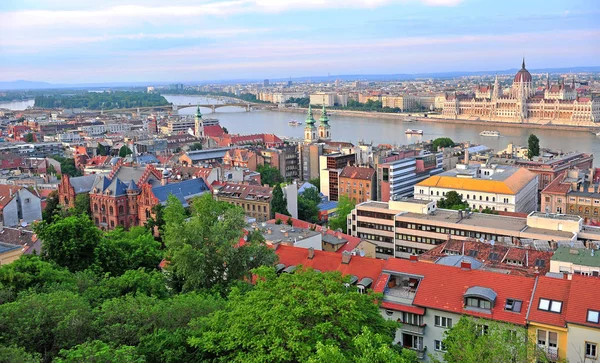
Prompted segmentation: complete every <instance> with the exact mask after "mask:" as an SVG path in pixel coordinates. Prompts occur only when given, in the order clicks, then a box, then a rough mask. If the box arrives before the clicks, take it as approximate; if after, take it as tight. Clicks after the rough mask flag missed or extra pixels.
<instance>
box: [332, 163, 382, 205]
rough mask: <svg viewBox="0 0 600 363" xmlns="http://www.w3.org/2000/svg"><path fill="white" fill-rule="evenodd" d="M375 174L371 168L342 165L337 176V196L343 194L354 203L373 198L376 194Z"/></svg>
mask: <svg viewBox="0 0 600 363" xmlns="http://www.w3.org/2000/svg"><path fill="white" fill-rule="evenodd" d="M375 174H376V173H375V169H373V168H360V167H357V166H346V167H344V169H342V172H341V173H340V176H339V189H340V190H339V196H342V195H345V196H347V197H348V198H350V200H352V201H353V202H354V203H362V202H366V201H368V200H372V199H374V198H375V197H376V196H377V193H376V190H377V183H376V175H375ZM339 196H338V197H339Z"/></svg>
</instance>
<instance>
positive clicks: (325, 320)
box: [189, 266, 397, 362]
mask: <svg viewBox="0 0 600 363" xmlns="http://www.w3.org/2000/svg"><path fill="white" fill-rule="evenodd" d="M255 273H256V275H257V280H256V281H257V282H256V286H255V288H254V289H252V290H251V291H248V292H247V293H245V294H241V293H239V292H238V291H237V290H233V291H232V293H231V294H230V295H229V300H228V301H227V304H226V306H225V308H224V309H223V310H218V311H216V312H214V313H213V314H211V315H210V316H208V317H206V318H201V319H197V320H195V321H193V322H192V323H191V326H192V328H194V334H193V337H192V338H190V340H189V341H190V344H191V345H192V346H194V347H196V348H198V349H199V350H200V351H201V352H203V353H204V354H205V356H207V357H208V358H209V359H219V360H223V361H233V362H244V361H263V362H266V361H271V362H274V361H277V362H297V361H306V360H308V359H309V358H310V357H312V356H313V355H314V354H315V353H316V350H317V344H318V343H319V342H321V343H322V344H324V345H331V346H336V347H339V348H340V349H341V350H342V351H343V352H345V354H348V356H353V355H358V354H360V352H359V351H357V349H355V348H356V347H355V346H354V345H353V338H354V337H355V336H357V335H358V334H360V332H361V330H362V329H363V327H367V328H369V329H370V330H371V331H373V332H374V333H375V334H379V335H380V336H381V337H382V339H383V340H384V341H385V343H387V344H391V343H392V337H393V335H394V333H395V330H396V328H397V323H395V322H392V321H389V320H385V319H384V318H383V317H382V316H381V314H380V313H379V308H378V307H377V305H376V304H374V303H373V300H374V299H377V298H378V296H374V295H372V294H360V293H358V292H357V291H356V290H353V289H347V288H346V287H345V286H344V284H343V282H344V281H345V280H344V279H343V278H342V275H341V274H340V273H339V272H326V273H318V272H316V271H314V270H305V271H304V270H302V269H299V270H296V272H295V273H294V274H282V275H281V276H279V277H278V276H277V275H276V274H275V271H274V269H273V268H272V267H266V266H265V267H262V268H260V269H257V270H255Z"/></svg>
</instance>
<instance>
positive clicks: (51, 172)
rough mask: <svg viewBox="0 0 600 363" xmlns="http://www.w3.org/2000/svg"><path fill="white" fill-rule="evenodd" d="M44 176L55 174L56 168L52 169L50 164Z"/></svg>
mask: <svg viewBox="0 0 600 363" xmlns="http://www.w3.org/2000/svg"><path fill="white" fill-rule="evenodd" d="M46 174H49V175H55V174H56V168H55V167H54V165H52V164H50V165H48V167H47V168H46Z"/></svg>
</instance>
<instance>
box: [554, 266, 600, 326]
mask: <svg viewBox="0 0 600 363" xmlns="http://www.w3.org/2000/svg"><path fill="white" fill-rule="evenodd" d="M568 302H569V303H568V305H567V307H566V308H565V307H564V306H563V312H564V311H566V317H565V319H566V321H567V322H568V323H573V324H579V325H586V326H589V327H592V328H596V329H600V324H595V323H590V322H588V321H587V312H588V309H590V310H596V311H600V279H599V278H598V277H589V276H579V275H573V279H572V280H571V289H570V290H569V295H568Z"/></svg>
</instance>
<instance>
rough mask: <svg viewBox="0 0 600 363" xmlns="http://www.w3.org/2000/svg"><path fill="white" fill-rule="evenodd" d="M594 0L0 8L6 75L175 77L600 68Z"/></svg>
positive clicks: (244, 0)
mask: <svg viewBox="0 0 600 363" xmlns="http://www.w3.org/2000/svg"><path fill="white" fill-rule="evenodd" d="M598 15H600V7H599V5H598V4H596V3H595V2H593V1H589V0H579V1H572V2H569V3H568V4H566V3H564V2H562V1H546V2H541V1H534V2H527V3H522V2H517V1H507V2H503V3H502V4H500V3H494V4H493V5H490V4H486V3H484V2H479V1H468V0H413V1H411V0H402V1H393V0H347V1H344V2H341V1H322V0H305V1H296V0H293V1H285V2H279V1H272V0H237V1H175V2H171V3H169V5H165V4H163V3H161V2H159V1H154V0H151V1H144V2H141V1H136V0H130V1H114V0H109V1H104V2H102V5H97V4H81V3H79V2H74V1H70V0H69V1H63V2H61V5H60V6H57V5H53V4H52V2H51V1H48V0H37V1H36V0H30V1H22V2H19V3H17V2H16V1H9V2H8V3H3V4H2V5H0V34H2V35H1V36H0V61H1V62H2V63H3V65H4V66H3V67H2V68H0V81H14V80H18V79H26V80H32V81H45V82H51V83H87V82H115V81H120V82H143V81H155V82H168V81H184V82H185V81H209V80H217V79H221V80H226V79H260V78H285V77H288V76H291V77H303V76H317V75H327V74H328V73H331V74H401V73H407V74H411V73H434V72H450V71H458V72H461V71H486V70H493V69H512V68H516V67H517V62H518V60H520V58H521V57H522V56H525V57H526V59H527V64H528V67H530V68H558V67H560V68H562V67H575V66H596V65H597V60H596V59H597V58H598V56H599V55H600V47H599V46H598V40H597V39H598V35H600V24H599V23H598V22H597V20H595V19H596V18H597V17H598Z"/></svg>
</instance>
